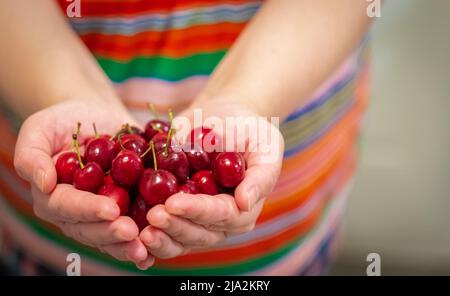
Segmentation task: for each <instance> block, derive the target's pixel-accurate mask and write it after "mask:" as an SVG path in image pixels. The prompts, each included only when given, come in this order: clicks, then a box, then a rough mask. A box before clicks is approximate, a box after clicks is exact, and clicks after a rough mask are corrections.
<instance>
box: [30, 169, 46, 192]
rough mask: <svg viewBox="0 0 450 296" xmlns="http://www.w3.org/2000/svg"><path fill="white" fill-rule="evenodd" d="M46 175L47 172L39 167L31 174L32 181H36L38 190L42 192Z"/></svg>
mask: <svg viewBox="0 0 450 296" xmlns="http://www.w3.org/2000/svg"><path fill="white" fill-rule="evenodd" d="M46 176H47V174H46V173H45V171H44V170H43V169H41V168H38V169H36V170H35V171H34V175H33V179H34V183H36V185H37V186H38V188H39V190H40V191H42V192H44V189H45V188H44V187H45V179H46ZM44 193H45V192H44Z"/></svg>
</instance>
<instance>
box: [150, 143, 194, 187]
mask: <svg viewBox="0 0 450 296" xmlns="http://www.w3.org/2000/svg"><path fill="white" fill-rule="evenodd" d="M156 162H157V163H158V167H159V168H160V169H162V170H166V171H169V172H171V173H173V174H174V175H175V177H176V178H177V180H178V181H179V182H184V181H186V180H187V178H188V177H189V161H188V158H187V156H186V154H184V152H183V151H180V152H174V151H169V152H167V153H166V151H164V150H162V151H159V152H158V153H156Z"/></svg>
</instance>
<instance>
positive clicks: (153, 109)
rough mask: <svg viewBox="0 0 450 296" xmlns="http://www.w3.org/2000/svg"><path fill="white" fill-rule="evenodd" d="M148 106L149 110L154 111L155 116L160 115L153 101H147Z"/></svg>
mask: <svg viewBox="0 0 450 296" xmlns="http://www.w3.org/2000/svg"><path fill="white" fill-rule="evenodd" d="M147 108H148V110H150V112H152V114H153V116H154V117H155V118H158V117H159V116H158V112H156V109H155V105H153V104H152V103H147Z"/></svg>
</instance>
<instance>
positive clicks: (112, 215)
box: [99, 205, 120, 220]
mask: <svg viewBox="0 0 450 296" xmlns="http://www.w3.org/2000/svg"><path fill="white" fill-rule="evenodd" d="M119 215H120V209H119V207H117V206H110V205H106V206H103V208H102V210H101V211H100V213H99V218H100V219H104V220H114V219H116V218H117V217H119Z"/></svg>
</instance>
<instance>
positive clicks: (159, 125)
mask: <svg viewBox="0 0 450 296" xmlns="http://www.w3.org/2000/svg"><path fill="white" fill-rule="evenodd" d="M147 107H148V108H149V110H150V111H151V112H152V113H153V116H154V117H155V119H153V120H150V121H149V122H147V124H146V125H145V131H144V133H145V139H146V140H147V141H150V140H152V139H153V137H154V136H155V135H156V134H158V133H166V134H167V133H168V132H169V130H170V123H169V122H167V121H164V120H160V119H158V113H157V112H156V110H155V107H154V106H153V104H148V105H147ZM169 115H170V113H169Z"/></svg>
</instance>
